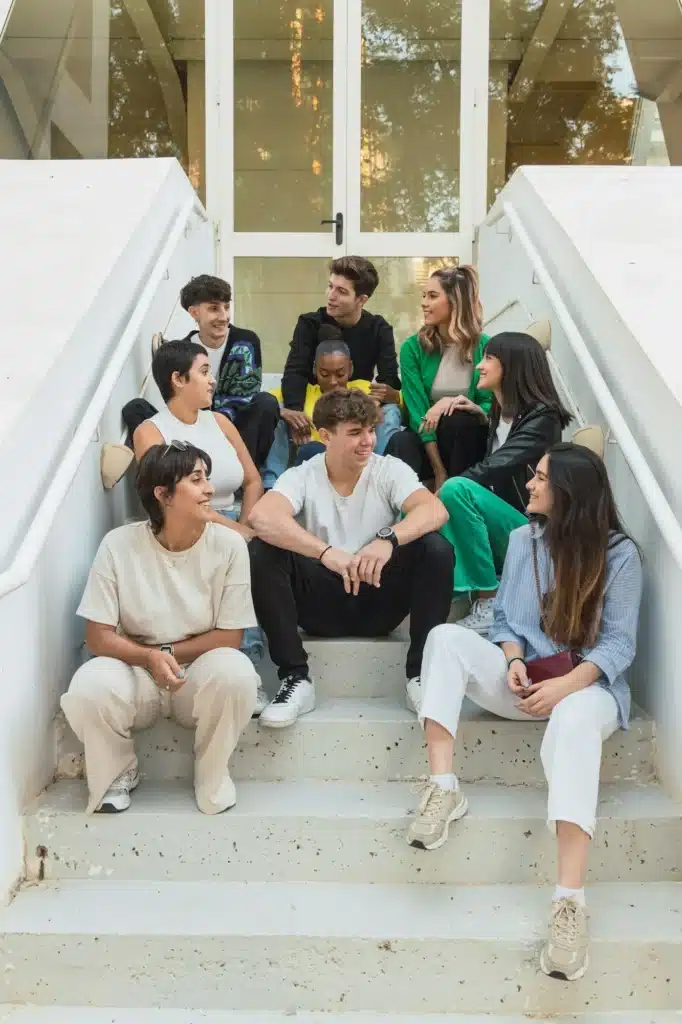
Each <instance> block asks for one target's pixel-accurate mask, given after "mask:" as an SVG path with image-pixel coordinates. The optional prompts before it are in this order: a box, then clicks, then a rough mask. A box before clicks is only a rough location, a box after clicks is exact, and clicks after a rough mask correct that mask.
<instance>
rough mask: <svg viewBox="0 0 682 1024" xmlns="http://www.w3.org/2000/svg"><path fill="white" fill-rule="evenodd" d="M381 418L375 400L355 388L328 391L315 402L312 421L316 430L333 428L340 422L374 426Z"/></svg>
mask: <svg viewBox="0 0 682 1024" xmlns="http://www.w3.org/2000/svg"><path fill="white" fill-rule="evenodd" d="M380 419H381V413H380V411H379V406H378V404H377V402H376V401H375V400H374V399H373V398H370V396H369V395H366V394H365V393H364V392H363V391H358V389H357V388H352V387H351V388H346V389H345V390H337V391H328V392H327V394H326V395H322V397H321V398H320V399H319V400H318V401H317V402H316V403H315V408H314V410H313V423H314V424H315V426H316V428H317V429H318V430H334V429H335V428H336V427H338V426H339V425H340V424H341V423H358V424H360V426H361V427H376V425H377V423H378V422H379V420H380Z"/></svg>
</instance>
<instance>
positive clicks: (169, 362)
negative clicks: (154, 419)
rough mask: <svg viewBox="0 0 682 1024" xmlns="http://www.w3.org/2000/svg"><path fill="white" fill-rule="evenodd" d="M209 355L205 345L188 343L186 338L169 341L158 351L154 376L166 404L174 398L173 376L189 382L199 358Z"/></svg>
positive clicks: (154, 360) (155, 357)
mask: <svg viewBox="0 0 682 1024" xmlns="http://www.w3.org/2000/svg"><path fill="white" fill-rule="evenodd" d="M207 355H208V352H207V351H206V349H205V348H204V346H203V345H199V344H197V342H196V341H188V340H187V339H186V338H183V339H182V340H181V341H167V342H166V344H165V345H162V346H161V348H160V349H157V352H156V355H155V356H154V358H153V359H152V376H153V377H154V380H155V381H156V386H157V388H158V389H159V391H160V392H161V397H162V398H163V400H164V402H168V401H169V399H171V398H172V397H173V379H172V378H173V374H174V373H179V374H180V376H181V377H184V378H185V380H187V378H188V377H189V371H190V370H191V369H192V364H193V363H194V360H195V359H196V358H197V356H207Z"/></svg>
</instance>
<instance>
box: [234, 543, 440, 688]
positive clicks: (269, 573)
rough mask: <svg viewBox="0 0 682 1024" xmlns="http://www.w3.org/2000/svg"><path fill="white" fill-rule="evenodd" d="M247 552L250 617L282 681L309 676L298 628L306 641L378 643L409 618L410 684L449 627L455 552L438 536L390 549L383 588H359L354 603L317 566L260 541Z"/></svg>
mask: <svg viewBox="0 0 682 1024" xmlns="http://www.w3.org/2000/svg"><path fill="white" fill-rule="evenodd" d="M249 552H250V556H251V591H252V594H253V602H254V606H255V610H256V617H257V619H258V622H259V623H260V625H261V626H262V627H263V630H264V631H265V635H266V637H267V639H268V645H269V648H270V657H271V658H272V660H273V662H274V663H275V665H277V668H278V671H279V678H280V679H283V678H284V676H286V675H287V674H288V673H289V672H293V671H306V670H307V666H308V657H307V655H306V652H305V650H304V649H303V642H302V639H301V636H300V634H299V632H298V627H299V626H301V627H302V628H303V629H304V630H305V631H306V633H310V634H311V635H312V636H323V637H340V636H361V637H377V636H386V635H387V634H388V633H390V632H391V631H392V630H394V629H396V627H397V626H399V625H400V623H401V622H402V621H403V619H404V618H405V617H406V616H407V615H409V616H410V647H409V650H408V652H407V662H406V666H405V670H406V674H407V677H408V679H410V678H412V677H413V676H418V675H419V674H420V672H421V661H422V653H423V651H424V644H425V643H426V638H427V636H428V634H429V631H430V630H431V629H433V627H434V626H438V625H440V624H441V623H442V622H445V621H446V620H447V617H448V615H449V613H450V604H451V601H452V574H453V568H454V552H453V548H452V545H451V544H450V543H449V542H448V541H447V540H446V539H445V538H444V537H442V536H441V535H440V534H439V533H427V534H426V535H425V536H424V537H421V538H420V539H419V540H415V541H412V543H411V544H405V545H403V546H401V547H399V548H396V550H395V551H394V552H393V555H392V556H391V559H390V561H389V562H387V564H386V565H385V566H384V568H383V571H382V574H381V586H380V587H372V586H369V585H368V584H366V583H362V584H360V593H359V594H358V595H357V596H354V595H353V594H347V593H346V592H345V590H344V589H343V580H342V579H341V577H340V576H338V575H337V574H336V573H333V572H330V570H329V569H325V567H324V566H323V565H322V564H321V563H320V562H318V561H316V560H315V559H311V558H305V557H304V556H303V555H297V554H294V553H293V552H292V551H285V550H283V549H282V548H276V547H273V546H272V545H271V544H266V543H265V541H262V540H259V539H258V538H255V539H254V540H252V541H251V543H250V544H249Z"/></svg>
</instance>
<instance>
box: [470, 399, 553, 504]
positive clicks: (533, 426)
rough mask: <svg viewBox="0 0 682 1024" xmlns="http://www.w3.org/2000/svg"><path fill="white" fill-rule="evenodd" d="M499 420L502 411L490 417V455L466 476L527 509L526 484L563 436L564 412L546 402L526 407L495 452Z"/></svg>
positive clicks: (505, 499)
mask: <svg viewBox="0 0 682 1024" xmlns="http://www.w3.org/2000/svg"><path fill="white" fill-rule="evenodd" d="M498 423H499V412H498V413H497V415H493V416H492V417H491V420H490V432H489V434H488V450H487V453H486V457H485V458H484V459H483V461H482V462H477V463H476V465H475V466H472V467H471V468H470V469H467V470H466V471H465V472H464V473H462V476H464V477H466V478H467V479H469V480H473V481H475V483H477V484H481V486H482V487H488V488H489V489H490V490H491V491H494V493H495V494H496V495H497V496H498V498H502V500H503V501H506V502H507V503H508V504H509V505H513V506H514V508H516V509H518V511H519V512H525V511H526V505H527V504H528V491H527V490H526V484H527V483H528V481H529V480H530V478H531V475H532V473H533V472H534V471H535V467H536V466H537V464H538V462H539V461H540V459H541V458H542V456H543V455H544V454H545V452H546V451H547V449H548V448H549V447H550V446H551V445H553V444H556V443H557V442H558V441H560V440H561V432H562V427H561V414H560V413H559V412H558V410H556V409H551V408H550V407H549V406H547V405H543V404H542V403H539V404H538V405H533V406H531V407H530V408H528V409H525V410H524V411H523V412H520V413H519V414H518V415H517V417H516V419H515V420H514V422H513V423H512V426H511V430H510V431H509V436H508V438H507V440H506V441H505V443H504V444H503V445H502V447H501V448H498V449H497V451H496V452H493V450H492V449H493V441H494V440H495V431H496V430H497V425H498Z"/></svg>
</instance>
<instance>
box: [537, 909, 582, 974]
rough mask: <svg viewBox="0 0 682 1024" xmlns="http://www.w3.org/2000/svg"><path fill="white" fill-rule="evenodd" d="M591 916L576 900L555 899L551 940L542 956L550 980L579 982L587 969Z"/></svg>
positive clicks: (542, 963) (542, 965) (544, 968)
mask: <svg viewBox="0 0 682 1024" xmlns="http://www.w3.org/2000/svg"><path fill="white" fill-rule="evenodd" d="M588 963H589V955H588V951H587V913H586V911H585V908H584V907H582V906H581V905H580V904H579V903H577V902H576V901H575V900H572V899H562V900H555V901H554V903H552V916H551V918H550V922H549V940H548V942H547V944H546V946H544V948H543V950H542V952H541V953H540V967H541V968H542V970H543V971H544V972H545V974H548V975H549V976H550V978H563V979H564V981H577V979H578V978H582V976H583V974H584V973H585V971H586V970H587V965H588Z"/></svg>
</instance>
